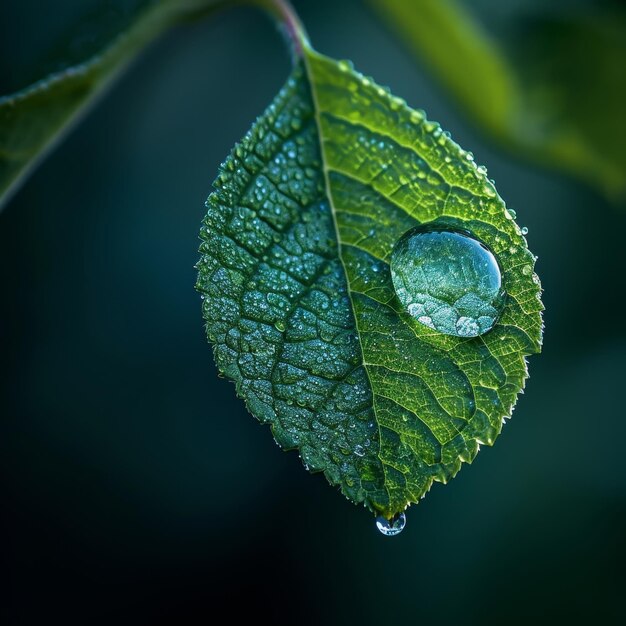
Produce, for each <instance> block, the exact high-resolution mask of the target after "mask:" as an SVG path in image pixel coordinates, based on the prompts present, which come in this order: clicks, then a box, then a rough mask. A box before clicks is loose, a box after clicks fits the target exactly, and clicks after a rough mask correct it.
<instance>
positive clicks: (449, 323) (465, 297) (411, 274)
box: [391, 225, 505, 337]
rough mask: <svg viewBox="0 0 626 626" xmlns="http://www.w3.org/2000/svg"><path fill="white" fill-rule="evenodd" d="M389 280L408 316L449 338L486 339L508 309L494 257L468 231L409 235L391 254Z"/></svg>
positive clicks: (428, 229) (421, 229)
mask: <svg viewBox="0 0 626 626" xmlns="http://www.w3.org/2000/svg"><path fill="white" fill-rule="evenodd" d="M391 278H392V281H393V286H394V289H395V292H396V295H397V297H398V299H399V300H400V302H401V303H402V305H403V306H404V307H405V309H406V311H407V312H408V314H409V315H410V316H411V317H412V318H413V319H415V320H416V321H418V322H419V323H420V324H422V325H424V326H427V327H428V328H431V329H433V330H436V331H438V332H440V333H443V334H446V335H454V336H456V337H477V336H479V335H482V334H484V333H486V332H487V331H489V330H491V329H492V328H493V326H494V325H495V323H496V321H497V319H498V317H499V315H500V313H501V312H502V309H503V307H504V301H505V297H504V295H505V294H504V291H503V289H502V274H501V271H500V267H499V265H498V262H497V261H496V258H495V256H494V255H493V253H492V252H491V250H489V248H487V246H485V244H483V243H482V242H480V241H478V240H477V239H475V238H474V237H472V236H471V235H469V234H468V233H466V232H460V231H457V230H452V229H444V228H440V227H434V226H428V225H426V226H418V227H417V228H413V229H411V230H409V231H407V232H406V233H405V234H404V235H403V236H402V237H401V238H400V239H399V240H398V242H397V243H396V245H395V246H394V248H393V250H392V252H391Z"/></svg>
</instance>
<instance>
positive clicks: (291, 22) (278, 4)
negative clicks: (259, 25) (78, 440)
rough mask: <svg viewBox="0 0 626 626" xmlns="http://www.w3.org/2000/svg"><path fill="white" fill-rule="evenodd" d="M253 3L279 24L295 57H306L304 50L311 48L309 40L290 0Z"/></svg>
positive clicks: (256, 0) (255, 1)
mask: <svg viewBox="0 0 626 626" xmlns="http://www.w3.org/2000/svg"><path fill="white" fill-rule="evenodd" d="M253 2H254V4H257V5H258V6H259V7H261V8H263V9H265V10H266V11H267V12H268V13H269V14H270V15H272V17H273V18H274V19H275V20H276V21H277V22H278V24H279V25H280V26H281V28H282V29H283V31H284V33H285V35H286V37H287V39H288V40H289V42H290V43H291V46H292V50H293V54H294V57H295V58H296V59H301V58H302V57H303V56H304V48H306V47H307V46H309V38H308V35H307V33H306V30H305V28H304V26H303V24H302V22H301V21H300V18H299V17H298V14H297V13H296V12H295V10H294V8H293V7H292V6H291V4H290V3H289V2H288V0H253Z"/></svg>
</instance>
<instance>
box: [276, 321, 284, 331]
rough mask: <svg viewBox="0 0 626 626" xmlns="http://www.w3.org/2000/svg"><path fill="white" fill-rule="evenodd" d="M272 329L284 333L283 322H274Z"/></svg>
mask: <svg viewBox="0 0 626 626" xmlns="http://www.w3.org/2000/svg"><path fill="white" fill-rule="evenodd" d="M274 327H275V328H276V330H277V331H279V332H281V333H282V332H285V322H283V321H282V320H276V321H275V322H274Z"/></svg>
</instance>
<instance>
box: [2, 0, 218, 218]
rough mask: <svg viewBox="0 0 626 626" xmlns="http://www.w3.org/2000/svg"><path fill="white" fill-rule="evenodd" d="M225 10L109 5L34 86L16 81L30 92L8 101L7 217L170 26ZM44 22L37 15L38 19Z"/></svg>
mask: <svg viewBox="0 0 626 626" xmlns="http://www.w3.org/2000/svg"><path fill="white" fill-rule="evenodd" d="M219 3H220V2H219V0H123V1H121V2H114V1H112V0H108V1H107V2H102V3H100V4H98V5H96V6H94V7H93V10H92V12H91V14H85V15H84V16H83V17H82V19H80V20H79V21H78V23H77V24H75V25H73V26H72V28H71V29H69V30H68V31H67V32H66V33H65V35H64V37H63V38H62V39H60V40H59V41H58V42H57V44H56V45H55V46H54V47H53V48H51V50H50V53H49V58H48V59H47V60H45V61H41V68H40V72H41V73H39V74H38V75H37V77H36V78H34V79H33V80H34V82H33V83H32V84H30V85H29V84H28V83H27V82H25V81H24V78H25V77H22V76H19V75H17V76H14V81H15V82H16V83H17V84H18V85H23V88H22V89H20V90H19V91H17V92H16V93H13V94H10V95H5V96H2V97H0V209H1V208H2V205H3V203H5V202H6V201H7V200H8V199H9V198H10V196H11V194H12V193H13V192H14V191H15V190H16V189H17V187H18V186H19V185H20V183H21V182H22V181H23V179H24V178H26V177H27V176H28V174H29V172H30V171H31V170H32V169H33V168H34V167H35V166H36V165H37V163H38V162H39V160H40V159H42V158H43V157H45V155H46V154H47V153H48V151H49V150H50V149H51V148H53V147H54V145H55V143H56V142H57V141H58V140H59V139H60V138H61V137H62V136H63V134H64V133H65V132H66V131H67V130H69V129H70V128H71V126H72V125H73V124H74V123H75V122H76V121H77V120H78V118H79V117H80V116H81V115H82V114H84V113H85V111H86V110H87V109H88V108H89V106H90V105H91V104H92V103H93V102H94V101H95V99H96V98H98V96H99V95H101V94H102V93H103V92H104V91H105V90H106V88H107V87H108V86H109V84H110V83H111V82H112V81H113V80H114V79H115V77H116V76H117V75H118V74H119V73H120V72H121V71H122V70H123V69H124V68H125V67H126V66H127V65H128V64H129V63H130V62H131V61H132V60H133V59H134V58H135V56H136V55H137V54H138V53H139V52H140V51H141V50H142V49H143V48H144V47H145V46H146V45H147V44H149V43H150V42H151V41H153V40H154V39H155V38H156V37H158V36H159V35H160V34H161V33H162V32H163V31H164V30H165V29H166V28H167V27H168V26H171V25H173V24H176V23H178V22H181V21H183V20H184V19H190V18H192V17H199V16H200V15H201V14H202V13H206V12H208V11H209V10H210V9H213V8H215V6H217V5H218V4H219ZM36 15H37V11H35V12H34V13H33V16H36ZM11 52H12V51H9V54H10V53H11ZM42 77H44V78H42ZM2 93H6V92H4V90H3V92H2Z"/></svg>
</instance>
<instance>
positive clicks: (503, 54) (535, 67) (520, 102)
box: [368, 0, 626, 202]
mask: <svg viewBox="0 0 626 626" xmlns="http://www.w3.org/2000/svg"><path fill="white" fill-rule="evenodd" d="M368 2H369V4H370V5H371V6H372V7H374V9H375V10H376V11H377V14H378V15H379V16H380V18H381V19H382V20H383V21H385V22H387V23H388V24H389V25H390V26H391V28H392V29H393V30H394V31H395V32H397V33H398V34H399V35H400V37H401V38H402V39H403V40H404V41H405V43H406V44H407V45H408V46H409V48H410V49H412V50H413V51H414V52H415V53H416V54H417V55H418V56H419V58H420V60H421V61H422V62H423V63H424V64H426V65H428V66H429V67H430V69H431V71H432V72H433V75H434V76H435V77H436V79H437V80H439V81H440V82H441V83H442V84H443V85H444V86H445V87H446V88H447V89H448V90H449V91H450V93H451V94H452V95H453V97H454V98H455V99H456V100H457V102H458V105H459V107H460V108H461V109H462V110H463V111H464V113H465V114H466V115H468V117H469V118H470V120H472V121H473V122H476V123H477V124H479V125H480V126H481V127H482V128H483V129H484V130H485V131H487V133H488V134H489V135H490V136H491V137H492V138H493V139H495V140H497V141H498V142H499V143H500V144H502V145H503V146H506V147H507V148H509V149H511V150H514V151H516V152H518V153H520V154H523V155H525V156H526V157H529V158H531V159H533V160H535V161H536V162H537V163H539V164H541V165H545V166H549V167H554V168H560V169H562V170H564V171H566V172H569V173H571V174H574V175H575V176H578V177H580V178H581V179H583V180H586V181H588V182H589V183H591V184H593V185H595V186H597V187H598V188H599V189H601V190H602V191H603V192H604V193H605V194H607V196H609V197H610V198H611V199H613V200H615V201H618V202H622V201H623V200H624V198H625V192H626V151H624V149H623V145H624V142H625V141H626V116H625V115H624V114H623V106H622V100H621V97H622V95H623V92H624V89H625V88H626V37H624V32H625V26H626V10H625V8H624V5H623V3H618V2H615V1H613V0H609V1H607V0H600V1H597V0H594V1H591V0H586V1H582V2H581V1H576V2H563V1H562V0H561V1H558V2H551V3H541V4H538V3H536V2H511V3H506V4H507V5H509V15H508V19H509V20H511V21H513V22H514V28H513V29H508V30H506V31H505V30H504V29H500V30H499V31H495V32H492V31H490V30H488V29H487V28H486V27H485V26H484V23H483V22H482V21H481V20H479V19H478V17H477V15H478V14H479V11H477V10H476V6H472V5H473V4H475V3H470V2H465V3H463V2H460V1H459V0H368ZM478 4H479V5H480V4H483V5H484V4H485V3H484V2H482V3H481V2H479V3H478ZM494 9H495V13H496V14H497V13H498V8H497V7H495V8H494ZM504 33H506V36H503V35H504ZM498 35H499V36H498Z"/></svg>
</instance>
